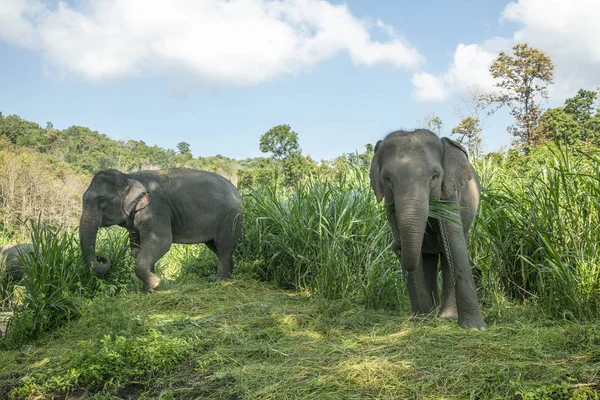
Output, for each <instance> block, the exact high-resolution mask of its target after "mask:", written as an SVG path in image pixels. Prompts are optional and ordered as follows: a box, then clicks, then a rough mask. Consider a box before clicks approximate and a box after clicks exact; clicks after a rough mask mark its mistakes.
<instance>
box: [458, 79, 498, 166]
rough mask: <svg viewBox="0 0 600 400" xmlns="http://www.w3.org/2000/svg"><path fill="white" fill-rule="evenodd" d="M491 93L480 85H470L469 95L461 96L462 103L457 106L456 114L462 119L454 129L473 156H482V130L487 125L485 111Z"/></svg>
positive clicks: (459, 139)
mask: <svg viewBox="0 0 600 400" xmlns="http://www.w3.org/2000/svg"><path fill="white" fill-rule="evenodd" d="M488 98H489V94H488V93H486V92H484V91H483V90H482V89H481V88H480V87H479V86H477V85H474V86H471V87H469V89H468V93H467V96H461V100H462V104H460V105H459V106H457V107H456V109H455V112H456V115H457V116H458V117H459V118H460V119H461V120H460V122H459V124H458V125H457V126H456V127H454V128H453V129H452V134H453V135H458V141H459V142H460V143H461V144H462V145H464V146H465V147H466V148H467V150H468V151H469V154H470V156H471V157H473V158H479V157H480V156H481V152H482V147H483V139H482V137H481V132H482V131H483V128H484V127H485V120H486V117H487V115H486V114H485V113H484V112H483V111H484V110H485V108H486V107H487V106H488V105H489V102H488Z"/></svg>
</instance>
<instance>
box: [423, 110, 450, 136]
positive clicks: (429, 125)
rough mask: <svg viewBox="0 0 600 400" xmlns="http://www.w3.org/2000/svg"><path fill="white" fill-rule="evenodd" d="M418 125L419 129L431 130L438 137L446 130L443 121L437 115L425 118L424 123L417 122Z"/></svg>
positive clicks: (432, 114) (433, 114)
mask: <svg viewBox="0 0 600 400" xmlns="http://www.w3.org/2000/svg"><path fill="white" fill-rule="evenodd" d="M417 125H418V126H419V127H423V128H426V129H429V130H430V131H431V132H433V133H435V134H436V135H438V136H439V135H440V134H441V133H442V129H443V128H444V123H443V122H442V119H441V118H440V117H438V116H437V115H435V113H429V114H427V115H426V116H425V117H423V120H422V121H417Z"/></svg>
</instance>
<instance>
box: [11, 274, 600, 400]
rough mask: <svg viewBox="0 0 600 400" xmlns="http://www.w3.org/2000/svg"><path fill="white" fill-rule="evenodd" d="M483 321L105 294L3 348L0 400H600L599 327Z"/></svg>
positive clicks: (227, 289) (490, 315)
mask: <svg viewBox="0 0 600 400" xmlns="http://www.w3.org/2000/svg"><path fill="white" fill-rule="evenodd" d="M484 312H486V318H487V320H488V321H490V322H491V323H492V324H493V325H492V326H491V327H490V329H489V330H487V331H483V332H472V331H467V330H464V329H459V328H458V327H456V324H455V323H453V322H448V321H443V320H440V319H430V320H427V321H425V322H424V321H419V322H415V321H412V320H411V319H410V317H409V315H408V314H407V313H398V312H389V311H377V310H368V309H365V308H364V307H362V306H358V305H355V304H351V303H350V302H348V301H345V300H319V299H315V298H311V297H310V296H306V295H304V294H302V293H293V292H289V291H283V290H280V289H277V288H275V287H273V286H272V285H270V284H264V283H259V282H256V281H252V280H245V279H235V280H233V281H231V282H228V283H227V284H221V283H212V282H206V281H192V280H190V279H187V281H182V282H180V283H178V284H177V286H175V287H174V288H173V290H170V291H164V292H159V293H155V294H154V295H152V296H145V295H140V294H129V295H126V296H118V297H116V298H111V299H108V298H103V299H102V301H101V302H95V303H94V304H90V305H89V306H88V307H86V308H85V309H84V310H83V315H82V317H81V318H80V319H79V320H77V321H73V322H71V323H70V324H68V325H66V326H65V327H64V328H63V329H60V330H58V331H57V332H56V333H55V334H54V335H53V337H50V338H48V340H46V341H43V342H36V343H33V344H32V345H31V346H29V347H28V348H27V349H25V350H22V351H18V350H9V351H2V352H0V397H1V398H9V399H12V400H18V399H28V398H29V399H32V398H61V399H62V398H81V397H85V398H90V399H113V398H114V399H117V398H137V399H202V398H215V399H235V398H240V399H275V398H286V399H304V398H307V399H310V398H319V399H321V398H322V399H375V398H377V399H399V398H401V399H405V398H406V399H410V398H424V399H429V398H431V399H437V398H445V399H446V398H447V399H469V398H470V399H524V398H529V399H532V398H534V399H549V398H558V399H569V398H572V399H578V400H579V399H588V400H591V399H596V398H597V396H598V367H597V361H598V355H599V352H598V340H600V325H599V324H598V322H597V321H596V322H594V323H585V322H576V323H567V322H562V323H551V324H550V323H548V321H546V320H544V319H543V316H541V315H540V314H539V313H537V312H536V309H535V308H533V307H531V306H527V307H515V306H507V307H504V308H503V309H502V312H501V313H498V312H496V311H495V310H494V309H491V308H486V309H484ZM586 396H587V397H586Z"/></svg>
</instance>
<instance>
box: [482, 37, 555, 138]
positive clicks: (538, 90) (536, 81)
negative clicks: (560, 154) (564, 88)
mask: <svg viewBox="0 0 600 400" xmlns="http://www.w3.org/2000/svg"><path fill="white" fill-rule="evenodd" d="M513 51H514V56H511V55H508V54H506V53H505V52H503V51H501V52H500V53H499V54H498V57H497V58H496V59H495V60H494V61H493V62H492V64H491V66H490V73H491V74H492V76H493V77H494V78H496V79H499V82H497V83H496V86H497V87H498V88H499V89H500V91H499V93H498V94H492V95H490V99H489V100H490V102H493V103H498V104H499V107H498V108H500V107H502V106H507V107H509V108H510V114H511V115H512V116H513V117H514V118H515V120H516V121H515V124H513V125H511V126H509V127H508V131H509V132H510V133H511V134H512V135H513V136H514V138H515V143H516V144H517V145H519V146H520V147H521V148H522V149H524V148H526V147H529V146H535V145H537V144H538V143H539V142H540V139H542V138H538V137H536V135H535V133H536V128H537V126H538V123H539V119H540V117H541V101H542V100H547V99H548V91H547V87H546V85H548V84H552V82H553V78H554V75H553V70H554V63H553V62H552V60H551V59H550V56H548V55H547V54H546V53H544V52H543V51H542V50H539V49H536V48H533V47H529V46H528V45H527V43H518V44H516V45H515V46H513Z"/></svg>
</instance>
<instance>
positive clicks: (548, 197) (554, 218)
mask: <svg viewBox="0 0 600 400" xmlns="http://www.w3.org/2000/svg"><path fill="white" fill-rule="evenodd" d="M477 170H478V173H479V175H480V177H481V182H482V186H483V192H482V197H481V205H480V211H479V214H478V217H477V221H476V223H475V224H474V230H473V232H472V234H471V235H470V238H471V244H472V249H473V255H474V261H475V264H476V265H478V267H479V268H480V269H481V270H482V271H483V277H484V278H482V286H483V289H484V292H485V293H486V294H487V295H488V296H489V297H488V298H497V297H498V296H500V297H501V296H508V297H509V298H512V299H517V300H519V301H523V300H528V299H531V300H534V301H535V302H537V303H538V304H539V305H541V306H542V307H543V308H544V310H545V312H546V314H547V315H549V316H552V317H556V318H567V319H573V320H583V319H593V318H596V317H597V315H598V314H599V313H600V303H598V295H599V294H600V268H598V266H599V265H600V248H599V247H598V240H597V238H598V237H599V235H600V226H599V225H598V223H597V221H598V220H600V203H599V202H598V199H599V198H600V159H599V158H598V156H597V155H595V154H593V153H583V152H581V151H579V150H575V149H569V148H566V147H556V146H555V145H548V146H541V147H539V148H536V149H534V150H532V151H531V153H530V154H529V155H527V156H516V157H513V158H505V159H504V160H502V161H497V160H493V159H492V158H488V159H485V160H482V161H481V162H479V163H478V164H477Z"/></svg>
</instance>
